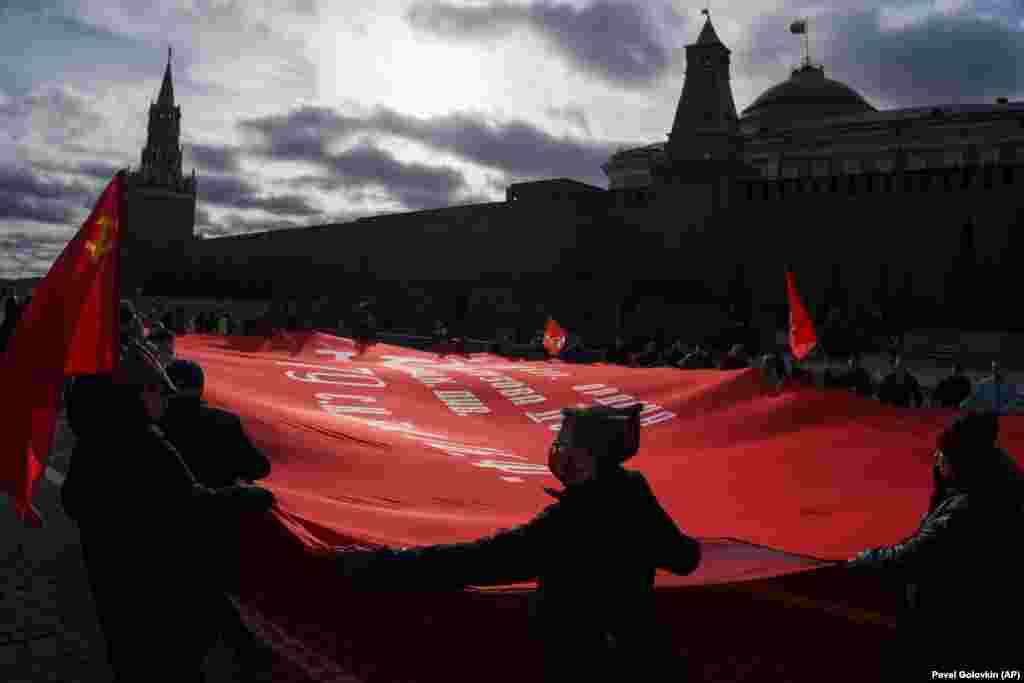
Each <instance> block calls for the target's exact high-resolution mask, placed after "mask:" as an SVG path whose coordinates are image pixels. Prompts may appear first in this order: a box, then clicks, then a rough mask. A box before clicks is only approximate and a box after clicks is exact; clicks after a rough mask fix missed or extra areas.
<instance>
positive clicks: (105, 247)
mask: <svg viewBox="0 0 1024 683" xmlns="http://www.w3.org/2000/svg"><path fill="white" fill-rule="evenodd" d="M96 224H97V225H99V226H100V235H99V239H97V240H96V241H95V242H93V241H91V240H90V241H89V242H86V243H85V248H86V249H87V250H88V251H89V256H90V257H92V260H93V261H99V260H100V259H101V258H103V255H104V254H106V253H107V252H108V251H110V248H111V244H110V243H111V237H110V228H111V226H113V225H114V222H113V221H112V220H110V217H109V216H102V217H100V219H99V220H98V221H96Z"/></svg>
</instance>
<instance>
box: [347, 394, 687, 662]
mask: <svg viewBox="0 0 1024 683" xmlns="http://www.w3.org/2000/svg"><path fill="white" fill-rule="evenodd" d="M641 408H642V406H640V405H636V406H633V407H631V408H626V409H615V408H608V407H591V408H566V409H563V411H562V414H563V418H564V420H563V423H562V428H561V431H560V432H559V435H558V437H557V438H556V440H555V441H554V443H552V445H551V450H550V453H549V463H548V464H549V467H550V469H551V473H552V474H553V475H554V476H555V478H556V479H558V481H559V482H561V483H562V485H563V488H562V489H561V490H554V489H545V490H546V491H547V493H548V494H549V495H551V496H552V497H553V498H555V499H556V500H557V502H555V503H554V504H552V505H550V506H548V507H547V508H545V509H544V510H543V511H541V513H540V514H538V515H537V516H536V517H534V518H533V519H532V520H531V521H529V522H527V523H526V524H523V525H522V526H519V527H516V528H514V529H511V530H508V531H502V532H499V533H498V534H496V535H494V536H490V537H487V538H483V539H480V540H478V541H475V542H469V543H456V544H451V545H435V546H429V547H424V548H415V549H403V550H380V551H348V550H346V551H339V552H337V553H336V554H335V560H336V562H337V564H338V569H339V571H340V573H341V574H342V575H343V576H345V577H347V578H348V579H350V580H351V581H352V582H353V585H354V587H356V588H357V589H360V588H361V589H371V590H372V589H380V590H396V589H397V590H402V589H403V588H404V589H407V590H454V589H459V588H463V587H465V586H483V585H504V584H512V583H520V582H524V581H529V580H532V579H536V580H537V591H536V593H535V595H534V600H533V604H532V610H531V612H532V614H531V616H532V618H533V621H534V624H535V626H536V631H535V633H536V634H537V635H538V636H539V638H540V640H541V641H542V643H543V650H544V672H545V680H551V681H554V680H560V681H565V680H606V679H607V680H615V679H620V680H627V679H628V680H644V681H651V680H659V679H663V680H679V676H680V675H681V674H682V672H681V671H680V670H679V667H678V665H674V664H672V663H671V662H670V661H668V657H669V656H670V654H669V652H670V650H669V647H670V646H669V643H668V642H667V640H666V639H665V636H664V633H663V632H661V631H660V630H659V629H658V628H657V627H656V622H655V597H654V576H655V570H656V569H658V568H661V569H666V570H668V571H670V572H672V573H674V574H678V575H685V574H689V573H691V572H693V571H694V570H695V569H696V568H697V566H698V564H699V563H700V558H701V550H700V544H699V543H698V542H697V541H696V540H695V539H693V538H691V537H689V536H687V535H685V534H684V533H682V532H681V531H680V530H679V528H678V527H677V526H676V524H675V522H674V521H673V520H672V518H671V517H669V515H668V514H667V513H666V512H665V510H664V509H662V507H661V505H660V504H659V503H658V500H657V498H655V496H654V493H653V491H652V490H651V487H650V485H649V484H648V483H647V480H646V479H645V478H644V476H643V475H642V474H641V473H639V472H636V471H633V470H627V469H625V468H623V467H622V464H623V463H624V462H625V461H627V460H628V459H629V458H631V457H633V455H635V454H636V452H637V450H638V448H639V445H640V422H639V415H640V410H641ZM610 540H612V541H613V544H611V543H609V541H610ZM609 675H612V676H613V677H614V678H608V676H609Z"/></svg>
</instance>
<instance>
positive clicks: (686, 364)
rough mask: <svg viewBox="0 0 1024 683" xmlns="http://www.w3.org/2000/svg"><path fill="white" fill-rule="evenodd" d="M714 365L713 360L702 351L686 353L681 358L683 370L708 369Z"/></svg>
mask: <svg viewBox="0 0 1024 683" xmlns="http://www.w3.org/2000/svg"><path fill="white" fill-rule="evenodd" d="M714 367H715V364H714V361H712V359H711V356H710V355H709V354H707V353H704V352H703V351H701V352H697V351H694V352H692V353H688V354H686V358H684V359H683V362H682V368H683V369H684V370H710V369H712V368H714Z"/></svg>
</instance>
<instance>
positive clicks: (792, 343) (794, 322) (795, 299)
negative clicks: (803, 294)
mask: <svg viewBox="0 0 1024 683" xmlns="http://www.w3.org/2000/svg"><path fill="white" fill-rule="evenodd" d="M786 293H787V294H788V295H789V347H790V349H792V351H793V355H794V356H795V357H796V359H797V360H803V359H804V358H806V357H807V354H809V353H810V352H811V349H813V348H814V347H815V346H816V345H817V343H818V335H817V334H816V333H815V332H814V321H813V320H811V316H810V315H809V314H808V313H807V309H806V308H804V305H803V304H802V303H801V302H800V294H799V293H798V292H797V291H796V280H795V279H794V277H793V271H791V270H787V271H786Z"/></svg>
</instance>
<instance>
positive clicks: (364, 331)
mask: <svg viewBox="0 0 1024 683" xmlns="http://www.w3.org/2000/svg"><path fill="white" fill-rule="evenodd" d="M352 338H353V340H355V342H356V351H357V353H358V354H359V355H360V356H361V355H363V354H364V353H366V350H367V349H368V348H370V347H371V346H373V345H374V344H376V343H377V316H376V315H374V312H373V304H372V302H370V301H364V302H362V303H360V304H359V305H358V306H356V310H355V325H354V329H353V331H352Z"/></svg>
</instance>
